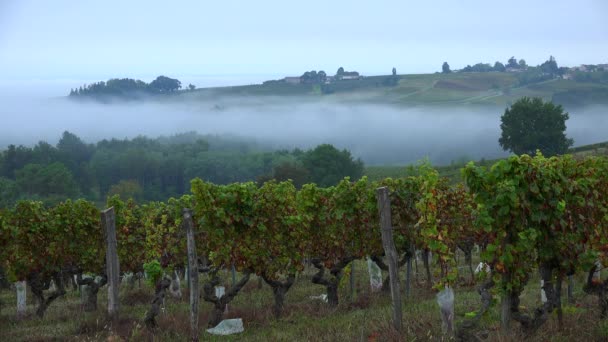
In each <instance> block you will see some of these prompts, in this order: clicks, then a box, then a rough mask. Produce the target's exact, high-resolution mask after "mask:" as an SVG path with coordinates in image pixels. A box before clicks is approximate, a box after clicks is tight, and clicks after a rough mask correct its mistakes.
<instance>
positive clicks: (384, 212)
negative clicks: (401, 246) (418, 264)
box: [376, 187, 402, 332]
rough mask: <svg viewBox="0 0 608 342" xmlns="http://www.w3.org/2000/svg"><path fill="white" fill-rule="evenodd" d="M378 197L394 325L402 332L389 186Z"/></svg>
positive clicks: (381, 190)
mask: <svg viewBox="0 0 608 342" xmlns="http://www.w3.org/2000/svg"><path fill="white" fill-rule="evenodd" d="M376 193H377V197H378V210H379V213H380V228H381V231H382V247H384V253H385V254H386V256H387V257H388V273H389V277H390V285H391V299H392V301H393V325H394V327H395V330H397V331H398V332H401V320H402V313H401V292H400V289H399V269H398V263H397V260H398V256H397V250H396V249H395V242H394V241H393V227H392V226H391V202H390V198H389V196H388V188H387V187H381V188H378V189H377V190H376Z"/></svg>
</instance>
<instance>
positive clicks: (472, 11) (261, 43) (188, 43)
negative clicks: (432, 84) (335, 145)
mask: <svg viewBox="0 0 608 342" xmlns="http://www.w3.org/2000/svg"><path fill="white" fill-rule="evenodd" d="M607 17H608V1H606V0H578V1H562V0H543V1H529V0H526V1H523V0H510V1H489V0H463V1H453V0H444V1H411V0H395V1H389V0H374V1H371V0H367V1H358V0H347V1H336V0H331V1H329V0H307V1H287V0H256V1H249V0H239V1H236V0H222V1H205V0H191V1H166V0H163V1H153V0H145V1H133V0H129V1H127V0H99V1H81V0H73V1H67V0H53V1H46V0H39V1H33V0H0V80H10V79H21V80H28V79H39V80H40V79H43V80H44V79H58V78H61V79H70V78H72V79H107V78H110V77H117V76H120V77H142V78H147V77H152V76H155V75H158V74H166V75H169V76H180V75H231V74H232V75H243V74H249V75H252V74H259V75H292V74H293V75H299V74H301V73H302V72H303V71H305V70H311V69H316V70H321V69H324V70H326V71H328V73H334V72H335V70H336V69H337V68H338V67H339V66H344V67H345V69H347V70H359V71H361V72H363V73H364V74H378V73H388V72H390V70H391V68H392V67H393V66H395V67H397V70H398V72H399V73H421V72H434V71H437V70H440V67H441V63H442V62H443V61H448V62H449V63H450V65H451V66H452V68H453V69H457V68H461V67H463V66H465V65H466V64H474V63H476V62H481V61H483V62H491V63H493V62H494V61H496V60H500V61H503V62H505V61H506V60H507V59H508V58H509V57H510V56H512V55H514V56H515V57H517V58H524V59H526V60H527V61H528V64H532V65H536V64H540V63H541V62H542V61H544V60H545V59H547V58H548V57H549V55H554V56H555V57H556V58H557V61H558V64H560V65H567V66H572V65H579V64H581V63H587V64H592V63H593V64H595V63H608V20H607V19H606V18H607Z"/></svg>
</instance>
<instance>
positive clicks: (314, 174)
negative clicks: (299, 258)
mask: <svg viewBox="0 0 608 342" xmlns="http://www.w3.org/2000/svg"><path fill="white" fill-rule="evenodd" d="M362 175H363V162H362V161H360V160H357V159H354V158H353V156H352V155H351V153H350V152H349V151H347V150H338V149H336V148H335V147H334V146H332V145H329V144H322V145H319V146H317V147H315V148H313V149H310V150H307V151H304V150H301V149H294V150H291V151H288V150H277V151H270V150H269V149H268V148H267V147H263V146H259V145H256V143H255V141H252V140H245V139H241V138H238V137H234V136H219V135H200V134H197V133H194V132H190V133H183V134H176V135H173V136H168V137H158V138H148V137H145V136H139V137H136V138H133V139H110V140H101V141H99V142H97V143H95V144H90V143H86V142H84V141H83V140H82V139H81V138H79V137H78V136H76V135H75V134H73V133H70V132H67V131H66V132H64V133H63V135H62V136H61V139H59V142H58V143H57V144H56V146H53V145H51V144H49V143H46V142H43V141H41V142H39V143H38V144H36V145H35V146H33V147H26V146H15V145H10V146H8V148H7V149H6V150H4V151H2V152H1V153H0V207H8V206H11V205H12V204H14V203H15V202H16V201H17V200H19V199H33V200H40V201H43V202H44V203H46V204H47V205H52V204H56V203H58V202H60V201H63V200H65V199H66V198H72V199H76V198H85V199H88V200H91V201H94V202H97V203H99V202H101V203H103V202H105V199H106V196H111V195H121V197H122V198H134V199H136V200H138V201H152V200H164V199H166V198H168V197H172V196H173V197H177V196H181V195H183V194H184V193H186V192H187V191H188V190H189V182H190V180H191V179H193V178H196V177H199V178H201V179H204V180H206V181H209V182H213V183H217V184H227V183H232V182H244V181H258V182H264V181H266V180H270V179H277V180H287V179H292V180H293V181H294V184H295V185H296V186H298V187H299V186H301V185H302V184H305V183H308V182H315V183H317V184H320V185H323V186H330V185H334V184H335V183H337V182H338V181H339V180H340V179H342V177H345V176H349V177H352V178H353V179H358V178H360V177H361V176H362Z"/></svg>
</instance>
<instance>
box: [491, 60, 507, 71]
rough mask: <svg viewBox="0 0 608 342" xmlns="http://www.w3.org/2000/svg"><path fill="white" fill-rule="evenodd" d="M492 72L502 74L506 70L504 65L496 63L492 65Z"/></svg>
mask: <svg viewBox="0 0 608 342" xmlns="http://www.w3.org/2000/svg"><path fill="white" fill-rule="evenodd" d="M493 70H494V71H498V72H503V71H505V70H506V68H505V65H504V64H502V63H500V62H498V61H496V63H494V68H493Z"/></svg>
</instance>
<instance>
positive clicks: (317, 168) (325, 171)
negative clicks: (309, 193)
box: [302, 144, 363, 186]
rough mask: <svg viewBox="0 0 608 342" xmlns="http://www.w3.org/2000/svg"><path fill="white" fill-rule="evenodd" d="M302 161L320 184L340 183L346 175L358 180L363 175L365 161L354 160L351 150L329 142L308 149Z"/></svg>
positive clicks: (312, 177) (315, 181) (313, 178)
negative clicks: (342, 148)
mask: <svg viewBox="0 0 608 342" xmlns="http://www.w3.org/2000/svg"><path fill="white" fill-rule="evenodd" d="M302 162H303V164H304V167H305V168H306V169H307V170H308V172H309V173H310V176H311V180H312V181H313V182H314V183H316V184H318V185H319V186H332V185H335V184H338V182H339V181H340V180H342V179H343V178H344V177H350V178H351V179H352V180H357V179H359V178H361V176H363V162H362V161H361V160H360V159H357V160H354V159H353V157H352V155H351V154H350V152H349V151H347V150H342V151H340V150H338V149H337V148H335V147H334V146H332V145H329V144H323V145H319V146H317V147H316V148H315V149H313V150H310V151H307V152H306V153H305V154H304V155H303V156H302Z"/></svg>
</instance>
